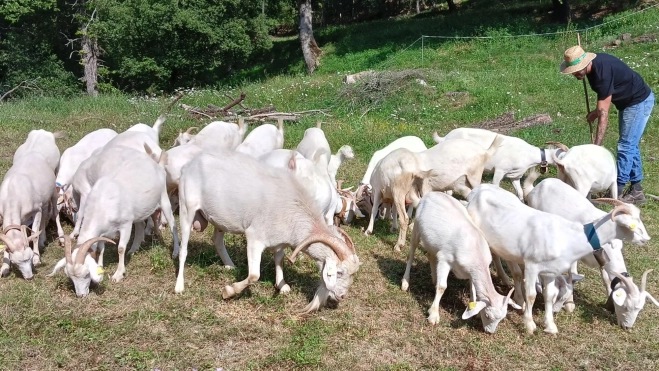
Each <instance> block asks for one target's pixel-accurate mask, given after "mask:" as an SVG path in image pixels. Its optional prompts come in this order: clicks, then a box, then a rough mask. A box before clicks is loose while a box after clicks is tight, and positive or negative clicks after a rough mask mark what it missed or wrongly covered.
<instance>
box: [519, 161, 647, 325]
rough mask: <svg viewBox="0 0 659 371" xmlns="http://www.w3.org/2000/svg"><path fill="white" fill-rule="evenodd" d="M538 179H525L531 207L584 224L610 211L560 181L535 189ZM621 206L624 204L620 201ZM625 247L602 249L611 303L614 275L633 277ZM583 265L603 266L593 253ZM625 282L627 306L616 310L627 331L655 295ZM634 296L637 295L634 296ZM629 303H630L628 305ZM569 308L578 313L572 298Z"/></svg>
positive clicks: (615, 245) (604, 278)
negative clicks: (602, 208) (624, 252)
mask: <svg viewBox="0 0 659 371" xmlns="http://www.w3.org/2000/svg"><path fill="white" fill-rule="evenodd" d="M538 176H539V174H538V173H536V172H532V173H531V174H530V175H529V176H528V177H527V178H526V179H525V180H524V198H525V199H526V202H527V204H528V205H529V206H530V207H532V208H534V209H538V210H541V211H545V212H548V213H552V214H556V215H560V216H562V217H564V218H566V219H569V220H572V221H575V222H579V223H582V224H586V223H588V222H590V221H592V220H595V219H597V218H601V217H604V216H606V214H607V213H606V212H604V211H602V210H600V209H598V208H596V207H595V206H594V205H593V204H592V203H591V202H589V201H588V200H587V199H586V198H585V197H583V195H581V194H580V193H579V192H578V191H577V190H575V189H574V188H572V187H570V186H569V185H567V184H565V183H563V182H561V181H560V180H558V179H556V178H548V179H545V180H543V181H542V182H540V183H539V184H538V185H537V186H536V187H533V182H534V181H535V180H536V179H537V178H538ZM620 204H623V203H622V202H620ZM622 246H623V244H622V241H621V240H618V239H614V240H612V241H611V243H606V244H602V249H603V250H604V251H605V252H606V255H607V256H608V258H609V259H608V261H607V262H606V264H604V265H603V266H601V267H600V269H601V276H602V281H603V283H604V288H605V290H606V294H607V296H608V297H609V300H610V298H611V293H612V291H613V289H614V287H615V285H613V286H614V287H612V284H611V283H612V281H613V280H614V279H615V275H614V273H617V274H618V275H622V276H629V275H628V273H627V266H626V264H625V258H624V257H623V255H622ZM581 262H583V263H585V264H586V265H588V266H590V267H593V268H595V267H598V266H599V264H598V263H597V260H596V259H595V257H594V256H593V254H588V255H586V256H585V257H583V258H582V259H581ZM576 265H577V264H576V261H575V262H574V263H573V264H572V266H571V273H572V274H573V275H577V274H578V273H577V271H576V268H577V267H576ZM622 283H623V284H624V285H625V286H626V290H624V289H622V290H623V291H625V295H624V298H622V299H623V300H622V301H621V303H624V304H620V305H617V306H616V307H615V310H616V311H620V312H622V313H617V312H616V314H617V315H618V318H619V319H620V318H625V320H624V321H619V323H618V324H619V325H620V326H623V327H625V328H631V327H632V326H633V325H634V321H635V320H636V317H637V316H638V313H639V312H640V311H641V309H643V306H644V305H645V298H646V296H647V297H649V298H652V296H651V295H649V294H648V295H645V294H643V293H644V292H645V287H643V288H642V289H641V290H639V289H638V286H636V284H634V282H633V281H632V279H631V278H630V279H628V280H625V281H623V282H622ZM630 293H632V294H634V295H631V294H630ZM621 296H622V295H617V296H616V297H614V299H620V297H621ZM625 301H627V302H629V303H625ZM565 309H566V310H567V311H568V312H572V311H573V310H574V301H573V300H572V298H571V297H570V298H568V302H567V303H566V304H565ZM629 312H633V313H629Z"/></svg>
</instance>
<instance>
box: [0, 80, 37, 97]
mask: <svg viewBox="0 0 659 371" xmlns="http://www.w3.org/2000/svg"><path fill="white" fill-rule="evenodd" d="M35 81H36V80H23V81H21V83H20V84H18V85H16V86H14V87H13V88H11V89H9V91H8V92H6V93H4V94H3V95H2V96H1V97H0V102H2V101H3V100H4V99H5V98H7V97H8V96H9V95H10V94H11V93H13V92H15V91H16V90H18V89H20V88H23V89H33V88H32V87H31V86H30V85H36V83H35Z"/></svg>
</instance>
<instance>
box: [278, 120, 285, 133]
mask: <svg viewBox="0 0 659 371" xmlns="http://www.w3.org/2000/svg"><path fill="white" fill-rule="evenodd" d="M277 130H279V132H280V133H281V134H282V135H283V134H284V119H283V118H278V119H277Z"/></svg>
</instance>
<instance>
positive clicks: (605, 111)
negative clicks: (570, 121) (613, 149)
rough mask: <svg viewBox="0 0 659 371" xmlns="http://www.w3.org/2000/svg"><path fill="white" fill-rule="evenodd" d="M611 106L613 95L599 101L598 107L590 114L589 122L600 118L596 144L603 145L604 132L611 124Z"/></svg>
mask: <svg viewBox="0 0 659 371" xmlns="http://www.w3.org/2000/svg"><path fill="white" fill-rule="evenodd" d="M609 107H611V95H609V96H608V97H606V98H604V99H602V100H598V101H597V108H596V109H595V111H592V112H590V113H589V114H588V117H587V120H588V122H589V123H591V122H593V121H595V119H598V123H597V134H596V135H595V144H597V145H598V146H601V145H602V142H603V141H604V134H605V133H606V128H607V127H608V126H609Z"/></svg>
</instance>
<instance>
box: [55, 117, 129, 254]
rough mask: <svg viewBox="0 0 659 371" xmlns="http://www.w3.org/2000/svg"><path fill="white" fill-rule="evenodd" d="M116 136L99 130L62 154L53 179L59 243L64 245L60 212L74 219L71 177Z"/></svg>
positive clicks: (112, 131)
mask: <svg viewBox="0 0 659 371" xmlns="http://www.w3.org/2000/svg"><path fill="white" fill-rule="evenodd" d="M116 136H117V132H116V131H114V130H112V129H99V130H96V131H92V132H91V133H89V134H87V135H85V136H84V137H82V139H80V141H78V143H76V144H75V145H74V146H73V147H70V148H67V149H66V150H65V151H64V152H63V153H62V157H61V158H60V161H59V171H58V172H57V178H56V179H55V184H56V186H57V193H58V194H59V198H58V200H57V217H56V219H55V223H56V224H57V233H58V235H59V236H60V242H61V243H64V239H63V235H64V230H63V229H62V224H61V222H60V215H59V214H60V212H61V211H62V210H64V211H65V213H66V214H67V215H68V216H70V217H71V220H72V221H73V222H74V223H75V219H76V215H75V214H76V213H75V212H73V205H72V202H71V200H72V198H73V188H72V187H71V183H72V182H73V176H74V175H75V173H76V171H77V170H78V167H80V164H81V163H82V162H83V161H84V160H86V159H88V158H89V157H91V156H92V154H93V153H94V151H96V150H97V149H99V148H102V147H103V146H105V145H106V144H107V143H108V142H109V141H110V140H112V139H113V138H114V137H116Z"/></svg>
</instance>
